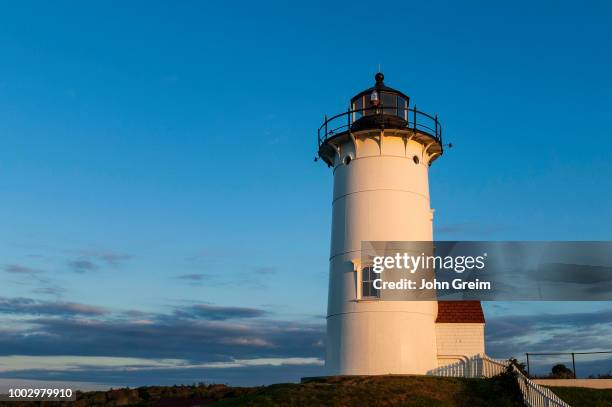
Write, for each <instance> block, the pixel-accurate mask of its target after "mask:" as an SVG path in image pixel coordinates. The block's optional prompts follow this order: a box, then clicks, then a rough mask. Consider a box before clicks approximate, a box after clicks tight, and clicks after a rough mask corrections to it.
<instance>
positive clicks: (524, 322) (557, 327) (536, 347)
mask: <svg viewBox="0 0 612 407" xmlns="http://www.w3.org/2000/svg"><path fill="white" fill-rule="evenodd" d="M610 338H612V309H608V310H598V311H594V312H583V313H565V314H537V315H507V316H498V317H495V318H491V319H489V320H488V321H487V325H486V345H487V353H488V354H490V355H492V356H495V357H500V358H508V357H510V356H516V357H523V356H524V354H525V352H530V353H531V352H584V351H594V350H604V351H607V350H610V348H612V341H611V340H610ZM601 357H605V356H601ZM523 359H524V357H523Z"/></svg>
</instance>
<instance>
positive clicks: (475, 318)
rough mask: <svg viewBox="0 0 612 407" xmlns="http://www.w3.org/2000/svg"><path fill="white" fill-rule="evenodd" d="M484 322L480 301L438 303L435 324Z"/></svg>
mask: <svg viewBox="0 0 612 407" xmlns="http://www.w3.org/2000/svg"><path fill="white" fill-rule="evenodd" d="M484 322H485V319H484V313H483V312H482V306H481V305H480V301H438V318H437V319H436V323H451V324H452V323H478V324H484Z"/></svg>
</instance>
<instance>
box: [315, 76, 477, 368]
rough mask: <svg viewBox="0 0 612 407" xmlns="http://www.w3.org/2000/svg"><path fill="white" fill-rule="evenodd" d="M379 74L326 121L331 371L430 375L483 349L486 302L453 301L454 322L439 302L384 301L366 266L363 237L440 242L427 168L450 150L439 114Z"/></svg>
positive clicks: (323, 152) (322, 144)
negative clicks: (466, 309)
mask: <svg viewBox="0 0 612 407" xmlns="http://www.w3.org/2000/svg"><path fill="white" fill-rule="evenodd" d="M375 79H376V83H375V85H374V86H373V87H371V88H369V89H366V90H364V91H362V92H360V93H358V94H357V95H356V96H354V97H353V98H352V99H351V104H350V107H349V109H348V110H347V111H345V112H343V113H341V114H339V115H336V116H333V117H331V118H329V119H328V118H327V117H326V119H325V122H324V124H323V125H322V126H321V127H320V129H319V140H318V142H319V151H318V155H319V157H320V158H321V159H322V160H323V161H324V162H325V163H327V165H328V166H329V167H330V168H332V169H333V175H334V190H333V199H332V233H331V253H330V266H329V297H328V310H327V338H326V362H325V363H326V370H327V374H329V375H338V374H347V375H378V374H425V373H427V372H428V371H430V370H432V369H434V368H436V367H437V366H439V365H441V364H445V363H448V362H451V361H455V360H461V359H462V358H463V357H465V356H470V355H471V354H476V353H480V352H484V340H483V335H482V333H483V331H484V320H483V319H482V316H481V315H482V311H481V308H480V304H479V303H477V305H476V304H472V305H471V307H472V308H473V309H476V308H477V309H476V311H474V310H472V311H474V312H472V314H474V315H475V314H478V311H479V312H480V316H476V317H474V315H472V314H470V315H472V316H467V317H466V318H462V315H463V314H462V312H461V309H457V307H455V306H453V305H451V306H450V308H451V310H450V311H451V312H450V315H451V320H448V316H442V319H440V318H438V317H439V316H438V302H437V301H383V300H381V299H380V291H379V290H376V289H375V288H374V287H373V285H372V280H374V279H375V278H376V277H374V274H373V273H372V271H371V267H367V265H364V264H361V243H362V241H431V240H433V228H432V222H433V210H432V209H431V206H430V201H429V181H428V171H429V167H430V166H431V164H432V163H433V162H434V161H435V160H436V159H437V158H439V157H440V156H441V155H442V153H443V144H442V129H441V126H440V123H439V122H438V118H437V116H432V115H429V114H426V113H423V112H420V111H418V110H417V109H416V107H413V106H411V105H410V99H409V97H408V96H406V95H405V94H404V93H402V92H400V91H398V90H395V89H392V88H390V87H388V86H386V85H385V84H384V82H383V80H384V76H383V74H382V73H378V74H376V76H375ZM458 304H459V305H461V303H458ZM444 308H445V309H449V306H448V305H446V306H445V307H444ZM468 314H469V313H468ZM468 314H466V315H468ZM453 315H454V316H456V315H459V318H456V319H457V320H456V321H455V320H453V318H454V317H452V316H453ZM445 319H446V320H445ZM437 322H438V324H437ZM455 323H460V324H464V325H467V331H466V330H464V329H463V328H464V327H463V326H462V329H456V328H458V325H455ZM449 327H450V329H449ZM470 329H472V331H469V330H470ZM466 332H467V334H466ZM440 335H442V336H444V338H439V336H440ZM462 335H463V337H462ZM453 346H454V348H453ZM457 347H459V348H461V349H457ZM451 348H452V349H451Z"/></svg>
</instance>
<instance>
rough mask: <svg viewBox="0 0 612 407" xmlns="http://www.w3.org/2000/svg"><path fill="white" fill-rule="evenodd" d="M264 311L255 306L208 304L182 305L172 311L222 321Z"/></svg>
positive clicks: (259, 315) (254, 314) (176, 313)
mask: <svg viewBox="0 0 612 407" xmlns="http://www.w3.org/2000/svg"><path fill="white" fill-rule="evenodd" d="M265 314H266V312H265V311H262V310H260V309H256V308H245V307H219V306H215V305H209V304H197V305H192V306H190V307H183V308H180V309H177V310H176V311H175V312H174V315H175V316H178V317H181V318H195V319H208V320H213V321H222V320H227V319H236V318H255V317H261V316H263V315H265Z"/></svg>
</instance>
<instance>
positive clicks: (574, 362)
mask: <svg viewBox="0 0 612 407" xmlns="http://www.w3.org/2000/svg"><path fill="white" fill-rule="evenodd" d="M572 370H573V371H574V379H575V378H576V358H575V357H574V352H572Z"/></svg>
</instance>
